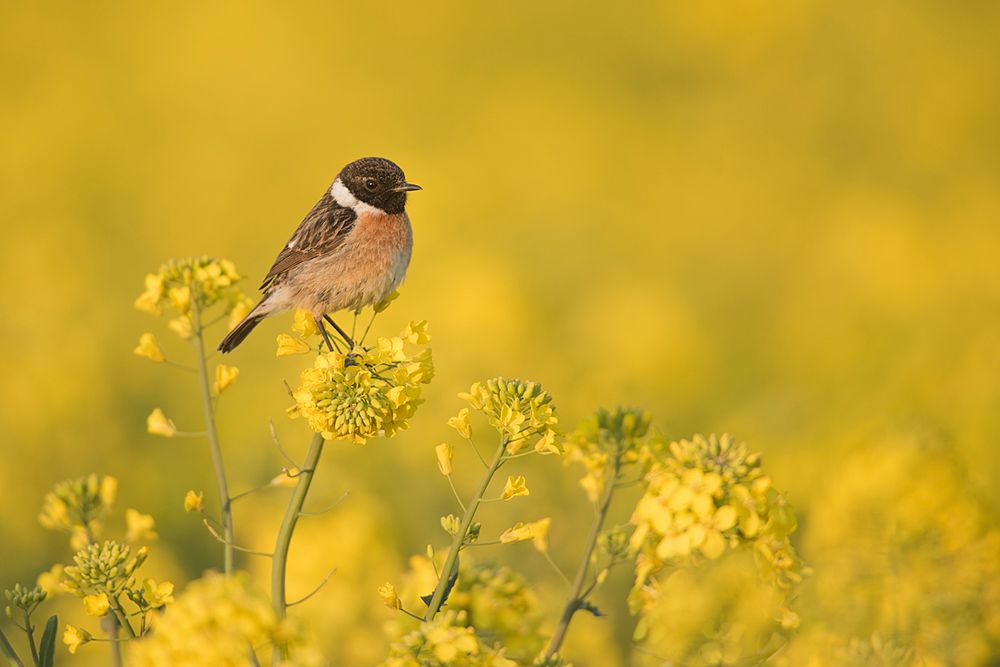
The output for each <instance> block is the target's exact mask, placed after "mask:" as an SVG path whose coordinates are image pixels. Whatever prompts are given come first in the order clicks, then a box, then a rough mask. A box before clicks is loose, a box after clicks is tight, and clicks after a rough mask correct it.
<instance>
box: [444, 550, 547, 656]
mask: <svg viewBox="0 0 1000 667" xmlns="http://www.w3.org/2000/svg"><path fill="white" fill-rule="evenodd" d="M469 560H470V559H469V558H468V557H466V558H465V561H469ZM448 608H449V609H453V610H458V611H464V612H465V613H466V618H467V619H468V622H469V625H471V626H473V627H475V628H476V633H477V634H478V635H479V636H480V637H481V638H482V639H483V641H485V642H487V643H490V644H499V645H501V646H504V647H505V648H506V649H507V655H508V656H509V657H510V658H511V659H512V660H517V661H519V662H522V663H526V662H528V661H529V660H530V659H531V658H532V657H533V656H534V655H535V654H537V653H538V651H539V650H541V648H542V643H543V640H544V636H543V634H542V613H541V610H540V608H539V606H538V598H537V596H536V595H535V593H534V591H532V590H531V589H530V588H529V587H528V585H527V583H526V582H525V580H524V577H523V576H521V574H519V573H518V572H515V571H514V570H512V569H511V568H510V567H507V566H506V565H493V564H485V563H484V564H478V563H472V562H463V563H462V567H461V568H460V570H459V578H458V583H457V584H456V585H455V590H454V591H452V593H451V596H450V597H449V598H448Z"/></svg>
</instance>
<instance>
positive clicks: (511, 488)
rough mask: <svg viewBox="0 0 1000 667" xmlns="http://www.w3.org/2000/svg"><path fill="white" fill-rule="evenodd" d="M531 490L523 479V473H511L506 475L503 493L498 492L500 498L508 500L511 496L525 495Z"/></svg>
mask: <svg viewBox="0 0 1000 667" xmlns="http://www.w3.org/2000/svg"><path fill="white" fill-rule="evenodd" d="M530 493H531V492H530V491H528V485H527V484H526V483H525V481H524V475H520V476H518V477H514V476H513V475H508V476H507V483H506V484H504V487H503V493H501V494H500V499H501V500H510V499H511V498H517V497H518V496H527V495H529V494H530Z"/></svg>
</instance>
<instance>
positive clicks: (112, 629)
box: [101, 614, 122, 667]
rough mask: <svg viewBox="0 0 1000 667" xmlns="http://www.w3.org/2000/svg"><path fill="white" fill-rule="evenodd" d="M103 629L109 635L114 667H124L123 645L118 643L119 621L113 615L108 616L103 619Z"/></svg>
mask: <svg viewBox="0 0 1000 667" xmlns="http://www.w3.org/2000/svg"><path fill="white" fill-rule="evenodd" d="M101 628H102V629H103V630H104V631H105V632H106V633H107V634H108V643H109V644H110V646H109V648H110V649H111V664H112V665H113V667H122V649H121V643H120V642H119V641H118V620H117V619H116V618H115V616H114V615H113V614H107V615H106V616H105V617H104V618H102V619H101Z"/></svg>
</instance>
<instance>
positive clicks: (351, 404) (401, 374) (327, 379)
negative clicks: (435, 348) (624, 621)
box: [293, 338, 434, 444]
mask: <svg viewBox="0 0 1000 667" xmlns="http://www.w3.org/2000/svg"><path fill="white" fill-rule="evenodd" d="M348 361H350V363H348ZM433 374H434V365H433V362H432V360H431V355H430V350H423V351H421V352H420V353H418V354H415V355H412V356H411V355H409V354H408V353H407V352H406V351H404V350H403V341H402V340H401V339H399V338H395V339H386V338H380V339H379V341H378V343H377V345H376V346H375V348H374V349H367V350H365V349H362V348H356V350H355V351H354V352H353V353H352V354H351V356H350V360H348V359H347V358H346V357H345V355H343V354H340V353H338V352H330V353H327V354H321V355H319V356H317V357H316V359H315V361H314V362H313V365H312V367H311V368H307V369H305V370H304V371H302V373H301V374H300V376H299V386H298V388H297V389H296V390H295V392H294V393H293V396H294V398H295V402H296V404H297V406H298V414H301V416H303V417H305V418H306V419H307V420H308V422H309V427H310V428H311V429H312V430H313V431H315V432H317V433H321V434H322V435H323V437H324V438H326V439H327V440H334V439H342V440H352V441H354V442H355V443H357V444H364V443H365V442H366V441H367V439H368V438H372V437H375V436H384V437H392V436H393V435H395V433H396V432H397V431H400V430H402V429H405V428H406V427H407V425H408V420H409V418H410V417H412V416H413V415H414V414H415V413H416V410H417V407H418V406H419V405H420V404H421V403H422V402H423V400H422V399H421V398H420V393H421V389H420V385H423V384H426V383H428V382H430V380H431V378H432V377H433Z"/></svg>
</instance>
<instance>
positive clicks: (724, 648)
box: [635, 550, 864, 667]
mask: <svg viewBox="0 0 1000 667" xmlns="http://www.w3.org/2000/svg"><path fill="white" fill-rule="evenodd" d="M658 588H659V595H658V596H657V597H656V600H655V602H654V603H653V604H652V605H651V607H650V608H649V609H647V610H646V611H645V613H643V615H642V617H641V618H640V619H639V622H638V624H637V626H636V629H635V638H636V639H642V640H643V647H642V648H643V649H644V651H646V652H648V653H653V654H656V655H657V656H658V657H660V658H661V659H662V660H663V662H664V663H666V664H683V665H691V666H692V667H709V666H713V667H714V666H716V665H761V664H771V663H770V662H768V658H769V657H770V656H771V655H772V654H773V653H774V652H775V650H776V649H778V648H780V647H782V646H783V645H785V643H786V642H787V641H788V639H789V638H790V637H791V636H792V635H793V634H794V632H795V630H796V628H797V626H798V623H799V619H798V616H797V615H796V614H795V613H794V612H793V611H791V610H790V609H788V606H787V600H786V599H785V596H784V594H783V591H781V590H778V589H776V588H774V587H772V586H770V585H769V584H768V582H766V581H764V580H763V579H761V577H759V576H758V574H757V572H755V568H754V565H753V556H752V555H751V553H750V552H748V551H746V550H741V551H737V552H733V553H731V554H728V555H727V556H725V557H722V558H719V559H717V560H713V561H707V562H704V563H702V564H701V565H700V566H699V567H693V568H683V569H681V570H678V571H676V572H674V573H673V574H671V575H670V576H669V577H665V578H664V579H663V580H662V581H661V582H660V583H659V586H658ZM635 657H636V658H637V659H638V658H639V657H640V654H639V653H638V652H637V653H636V654H635ZM637 662H638V660H637ZM792 664H797V665H801V664H805V663H804V662H802V663H799V662H795V663H792ZM860 664H864V663H860Z"/></svg>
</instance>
